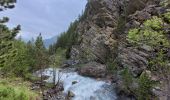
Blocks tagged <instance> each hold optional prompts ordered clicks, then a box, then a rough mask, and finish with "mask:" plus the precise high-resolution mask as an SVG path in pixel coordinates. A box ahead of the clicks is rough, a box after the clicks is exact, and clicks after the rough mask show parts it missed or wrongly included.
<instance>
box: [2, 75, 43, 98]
mask: <svg viewBox="0 0 170 100" xmlns="http://www.w3.org/2000/svg"><path fill="white" fill-rule="evenodd" d="M30 85H31V83H30V82H27V81H23V79H21V78H1V77H0V100H40V98H39V95H38V93H36V92H35V91H32V90H30V88H29V87H30Z"/></svg>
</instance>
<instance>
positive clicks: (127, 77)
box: [121, 68, 133, 90]
mask: <svg viewBox="0 0 170 100" xmlns="http://www.w3.org/2000/svg"><path fill="white" fill-rule="evenodd" d="M121 75H122V79H123V83H124V86H125V88H126V89H127V90H128V88H129V87H130V86H131V84H132V82H133V79H132V74H131V73H130V72H129V70H128V68H125V69H124V70H123V72H122V73H121Z"/></svg>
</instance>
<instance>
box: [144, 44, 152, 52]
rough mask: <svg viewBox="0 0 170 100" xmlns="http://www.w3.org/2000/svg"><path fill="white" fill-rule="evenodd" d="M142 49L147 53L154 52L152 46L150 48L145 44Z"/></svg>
mask: <svg viewBox="0 0 170 100" xmlns="http://www.w3.org/2000/svg"><path fill="white" fill-rule="evenodd" d="M141 48H142V49H144V50H146V51H152V50H153V49H152V47H151V46H148V45H145V44H144V45H142V47H141Z"/></svg>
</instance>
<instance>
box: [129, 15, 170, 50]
mask: <svg viewBox="0 0 170 100" xmlns="http://www.w3.org/2000/svg"><path fill="white" fill-rule="evenodd" d="M162 25H163V21H162V19H161V18H158V17H153V18H152V19H150V20H147V21H145V22H144V27H143V28H141V29H136V28H135V29H131V30H129V33H128V35H127V40H128V41H129V42H130V43H134V44H138V45H140V44H146V45H150V46H153V47H159V46H164V47H169V46H170V42H169V40H168V38H167V37H166V35H165V33H164V32H163V31H161V30H160V29H162V28H163V27H162Z"/></svg>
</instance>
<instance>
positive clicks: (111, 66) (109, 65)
mask: <svg viewBox="0 0 170 100" xmlns="http://www.w3.org/2000/svg"><path fill="white" fill-rule="evenodd" d="M106 65H107V69H108V71H109V72H111V73H115V72H116V70H117V66H118V65H117V64H116V63H115V62H114V61H112V60H109V61H107V63H106Z"/></svg>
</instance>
